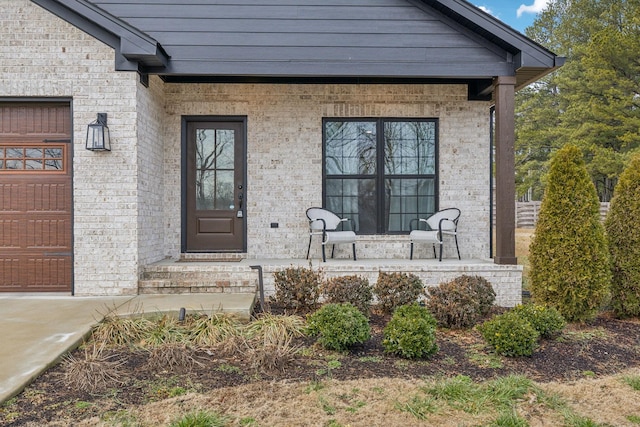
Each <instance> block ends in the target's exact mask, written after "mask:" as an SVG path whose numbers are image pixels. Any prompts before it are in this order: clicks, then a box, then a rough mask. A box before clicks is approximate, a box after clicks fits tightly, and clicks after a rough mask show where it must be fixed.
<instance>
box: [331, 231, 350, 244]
mask: <svg viewBox="0 0 640 427" xmlns="http://www.w3.org/2000/svg"><path fill="white" fill-rule="evenodd" d="M355 241H356V233H354V232H353V231H327V240H326V241H325V242H324V243H331V244H333V243H354V242H355Z"/></svg>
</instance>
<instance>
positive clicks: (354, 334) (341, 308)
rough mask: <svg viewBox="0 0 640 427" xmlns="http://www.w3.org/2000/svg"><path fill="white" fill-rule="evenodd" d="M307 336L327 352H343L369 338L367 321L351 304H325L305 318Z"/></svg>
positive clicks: (369, 330) (369, 332) (369, 331)
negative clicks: (316, 338) (314, 338)
mask: <svg viewBox="0 0 640 427" xmlns="http://www.w3.org/2000/svg"><path fill="white" fill-rule="evenodd" d="M307 334H308V335H310V336H314V337H318V343H320V345H322V346H323V347H324V348H326V349H329V350H337V351H345V350H348V349H349V348H350V347H351V346H353V345H354V344H361V343H363V342H365V341H367V340H368V339H369V338H370V337H371V328H370V326H369V320H368V319H367V318H366V317H365V315H364V314H362V313H361V312H360V310H358V309H357V308H355V307H354V306H353V305H351V304H348V303H346V304H326V305H323V306H322V307H321V308H320V309H319V310H318V311H316V312H315V313H313V314H310V315H308V316H307Z"/></svg>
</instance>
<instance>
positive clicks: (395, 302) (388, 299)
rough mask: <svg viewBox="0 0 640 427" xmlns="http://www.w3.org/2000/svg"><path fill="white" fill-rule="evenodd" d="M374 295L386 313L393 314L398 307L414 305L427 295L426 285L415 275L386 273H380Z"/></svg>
mask: <svg viewBox="0 0 640 427" xmlns="http://www.w3.org/2000/svg"><path fill="white" fill-rule="evenodd" d="M373 293H374V294H375V295H376V297H377V298H378V305H379V307H380V308H381V309H382V311H383V312H385V313H392V312H393V310H395V309H396V308H397V307H400V306H402V305H407V304H412V303H414V302H416V301H417V300H418V298H419V297H420V296H423V295H424V294H425V292H424V285H423V284H422V281H421V280H420V278H419V277H418V276H416V275H415V274H411V273H385V272H384V271H381V272H380V273H379V275H378V280H377V282H376V284H375V286H374V288H373Z"/></svg>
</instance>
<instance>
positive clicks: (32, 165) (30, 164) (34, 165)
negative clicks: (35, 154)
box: [25, 159, 42, 170]
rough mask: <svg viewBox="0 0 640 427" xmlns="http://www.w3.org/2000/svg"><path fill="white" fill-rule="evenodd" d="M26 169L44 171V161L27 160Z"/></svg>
mask: <svg viewBox="0 0 640 427" xmlns="http://www.w3.org/2000/svg"><path fill="white" fill-rule="evenodd" d="M25 169H27V170H42V159H39V160H31V159H27V160H26V164H25Z"/></svg>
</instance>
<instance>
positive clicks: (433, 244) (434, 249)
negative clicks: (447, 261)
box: [431, 243, 438, 258]
mask: <svg viewBox="0 0 640 427" xmlns="http://www.w3.org/2000/svg"><path fill="white" fill-rule="evenodd" d="M431 247H432V248H433V258H438V254H436V245H435V243H432V244H431Z"/></svg>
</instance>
